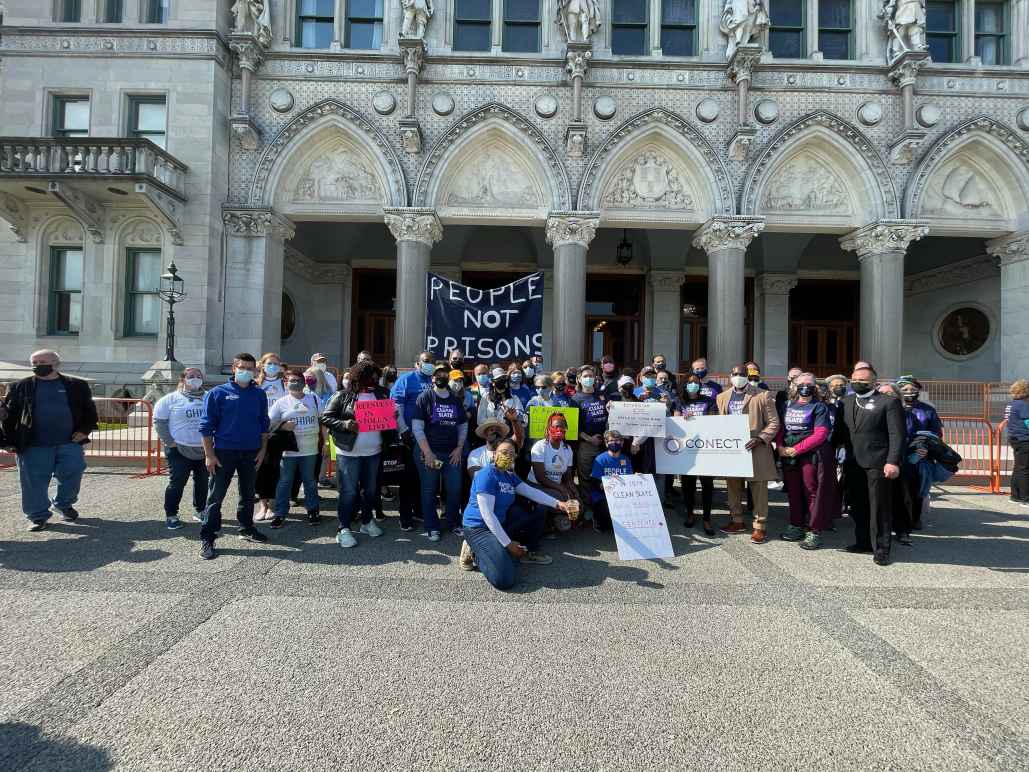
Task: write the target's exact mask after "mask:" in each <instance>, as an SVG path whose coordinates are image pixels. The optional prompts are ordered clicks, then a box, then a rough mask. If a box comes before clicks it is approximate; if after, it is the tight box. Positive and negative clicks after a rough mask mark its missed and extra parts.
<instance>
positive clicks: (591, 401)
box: [572, 365, 608, 520]
mask: <svg viewBox="0 0 1029 772" xmlns="http://www.w3.org/2000/svg"><path fill="white" fill-rule="evenodd" d="M578 382H579V388H578V390H577V391H576V392H575V394H574V395H573V396H572V407H577V408H579V436H578V437H577V438H576V439H577V440H578V442H576V448H575V458H576V471H577V472H578V475H579V500H580V501H582V502H583V504H584V505H585V504H586V502H588V501H590V483H589V480H590V473H591V472H592V471H593V459H595V458H596V457H597V456H598V455H599V454H600V453H601V452H602V451H603V450H604V430H605V429H607V401H608V400H607V396H606V395H605V394H604V392H603V391H599V387H600V384H599V383H597V377H596V372H595V371H594V370H593V367H592V366H591V365H583V366H582V367H580V368H579V373H578ZM585 515H586V518H585V519H587V520H589V519H590V518H591V517H592V511H588V512H586V513H585Z"/></svg>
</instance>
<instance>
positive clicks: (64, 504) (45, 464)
mask: <svg viewBox="0 0 1029 772" xmlns="http://www.w3.org/2000/svg"><path fill="white" fill-rule="evenodd" d="M85 471H86V453H85V450H84V449H83V447H82V446H81V445H79V444H78V443H75V442H66V443H64V444H63V445H53V446H46V447H41V446H35V445H34V446H31V447H28V448H25V450H23V451H22V452H21V453H19V454H18V480H19V482H20V483H21V511H22V512H24V513H25V516H26V517H27V518H28V519H29V520H31V521H32V522H34V523H45V522H46V521H47V520H49V519H50V505H51V501H50V491H49V489H50V480H51V479H52V478H54V477H56V478H57V497H56V498H55V499H54V500H53V506H55V507H57V508H58V509H60V510H61V511H64V510H66V509H70V508H71V507H72V505H74V504H75V502H76V501H78V499H79V487H80V486H81V485H82V473H83V472H85Z"/></svg>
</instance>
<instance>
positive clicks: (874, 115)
mask: <svg viewBox="0 0 1029 772" xmlns="http://www.w3.org/2000/svg"><path fill="white" fill-rule="evenodd" d="M857 115H858V120H859V121H861V122H862V123H863V124H865V126H875V125H877V124H878V123H879V121H881V120H882V119H883V106H882V105H881V104H879V103H878V102H865V103H864V104H863V105H861V107H859V108H858V111H857Z"/></svg>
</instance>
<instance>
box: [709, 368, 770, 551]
mask: <svg viewBox="0 0 1029 772" xmlns="http://www.w3.org/2000/svg"><path fill="white" fill-rule="evenodd" d="M729 383H730V384H732V385H731V387H730V388H728V389H726V390H725V391H723V392H722V393H721V394H719V395H718V396H717V397H716V398H715V402H716V404H717V405H718V414H719V415H745V416H747V417H748V418H749V419H750V441H749V442H748V443H747V450H749V451H750V453H751V456H752V457H753V461H754V472H753V474H752V475H751V477H750V479H749V480H744V479H743V478H740V477H730V478H728V479H727V480H726V481H725V482H726V485H727V486H728V488H729V516H730V522H729V524H728V525H726V526H725V527H724V528H722V529H721V530H722V533H725V534H738V533H744V532H745V531H746V530H747V527H746V525H745V524H744V522H743V492H744V485H745V484H746V483H748V482H749V483H752V484H751V486H750V492H751V496H752V498H753V501H754V530H753V533H751V536H750V540H751V541H752V542H754V544H763V543H764V542H765V541H767V540H768V535H767V531H768V527H767V524H768V485H767V481H768V480H777V479H779V474H778V472H777V471H776V468H775V456H774V455H773V454H772V442H773V440H775V437H776V435H777V434H778V433H779V414H778V413H777V412H776V410H775V402H774V400H773V399H772V398H770V396H769V392H767V391H765V390H763V389H759V388H758V387H757V386H754V385H753V384H750V383H748V382H747V368H746V366H744V365H736V366H735V367H733V368H732V371H731V372H730V373H729ZM753 483H757V484H756V485H755V484H753Z"/></svg>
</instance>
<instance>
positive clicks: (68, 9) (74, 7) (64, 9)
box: [54, 0, 82, 24]
mask: <svg viewBox="0 0 1029 772" xmlns="http://www.w3.org/2000/svg"><path fill="white" fill-rule="evenodd" d="M54 21H56V22H65V23H70V24H75V23H77V22H80V21H82V0H57V5H56V7H55V8H54Z"/></svg>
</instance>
